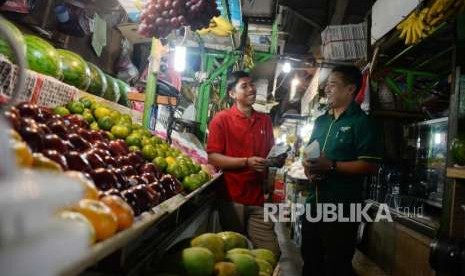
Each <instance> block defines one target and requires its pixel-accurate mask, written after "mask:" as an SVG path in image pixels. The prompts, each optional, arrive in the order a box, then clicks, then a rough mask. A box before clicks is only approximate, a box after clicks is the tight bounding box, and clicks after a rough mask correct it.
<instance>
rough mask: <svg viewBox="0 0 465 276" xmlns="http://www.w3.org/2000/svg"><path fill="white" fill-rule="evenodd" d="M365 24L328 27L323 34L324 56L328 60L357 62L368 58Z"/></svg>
mask: <svg viewBox="0 0 465 276" xmlns="http://www.w3.org/2000/svg"><path fill="white" fill-rule="evenodd" d="M366 39H367V26H366V24H365V23H361V24H349V25H333V26H328V27H326V29H324V30H323V32H322V33H321V40H322V44H323V46H322V47H323V56H324V58H325V59H327V60H355V59H363V58H366V57H367V45H366V44H367V42H366Z"/></svg>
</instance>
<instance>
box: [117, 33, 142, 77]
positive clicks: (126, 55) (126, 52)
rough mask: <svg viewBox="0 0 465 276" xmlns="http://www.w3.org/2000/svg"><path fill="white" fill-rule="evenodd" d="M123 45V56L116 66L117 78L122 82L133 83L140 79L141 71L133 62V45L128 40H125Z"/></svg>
mask: <svg viewBox="0 0 465 276" xmlns="http://www.w3.org/2000/svg"><path fill="white" fill-rule="evenodd" d="M121 44H122V45H121V54H120V56H119V58H118V60H117V61H116V64H115V69H116V72H117V74H116V76H117V77H118V79H120V80H123V81H125V82H127V83H131V82H132V81H133V80H134V81H135V80H136V79H137V78H138V77H139V70H138V69H137V67H136V66H135V65H134V63H132V61H131V58H130V52H131V44H130V43H129V41H128V40H127V39H123V41H122V42H121Z"/></svg>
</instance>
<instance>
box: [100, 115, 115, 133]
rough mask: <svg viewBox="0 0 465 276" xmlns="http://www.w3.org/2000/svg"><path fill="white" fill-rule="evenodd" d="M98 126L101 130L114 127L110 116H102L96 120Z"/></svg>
mask: <svg viewBox="0 0 465 276" xmlns="http://www.w3.org/2000/svg"><path fill="white" fill-rule="evenodd" d="M97 122H98V126H99V127H100V128H101V129H103V130H110V129H111V127H112V126H113V125H114V121H113V119H111V117H110V116H103V117H101V118H99V119H98V120H97Z"/></svg>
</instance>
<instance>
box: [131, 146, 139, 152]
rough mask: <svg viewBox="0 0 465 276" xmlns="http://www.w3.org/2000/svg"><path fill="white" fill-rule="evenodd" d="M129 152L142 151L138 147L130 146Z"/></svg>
mask: <svg viewBox="0 0 465 276" xmlns="http://www.w3.org/2000/svg"><path fill="white" fill-rule="evenodd" d="M129 151H140V148H139V147H138V146H129Z"/></svg>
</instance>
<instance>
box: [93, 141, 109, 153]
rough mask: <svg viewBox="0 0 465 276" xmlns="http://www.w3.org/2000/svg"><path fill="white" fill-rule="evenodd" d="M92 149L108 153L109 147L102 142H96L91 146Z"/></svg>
mask: <svg viewBox="0 0 465 276" xmlns="http://www.w3.org/2000/svg"><path fill="white" fill-rule="evenodd" d="M93 147H95V148H99V149H103V150H106V151H108V152H110V147H109V146H108V144H107V143H106V142H104V141H97V142H95V143H94V144H93Z"/></svg>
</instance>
